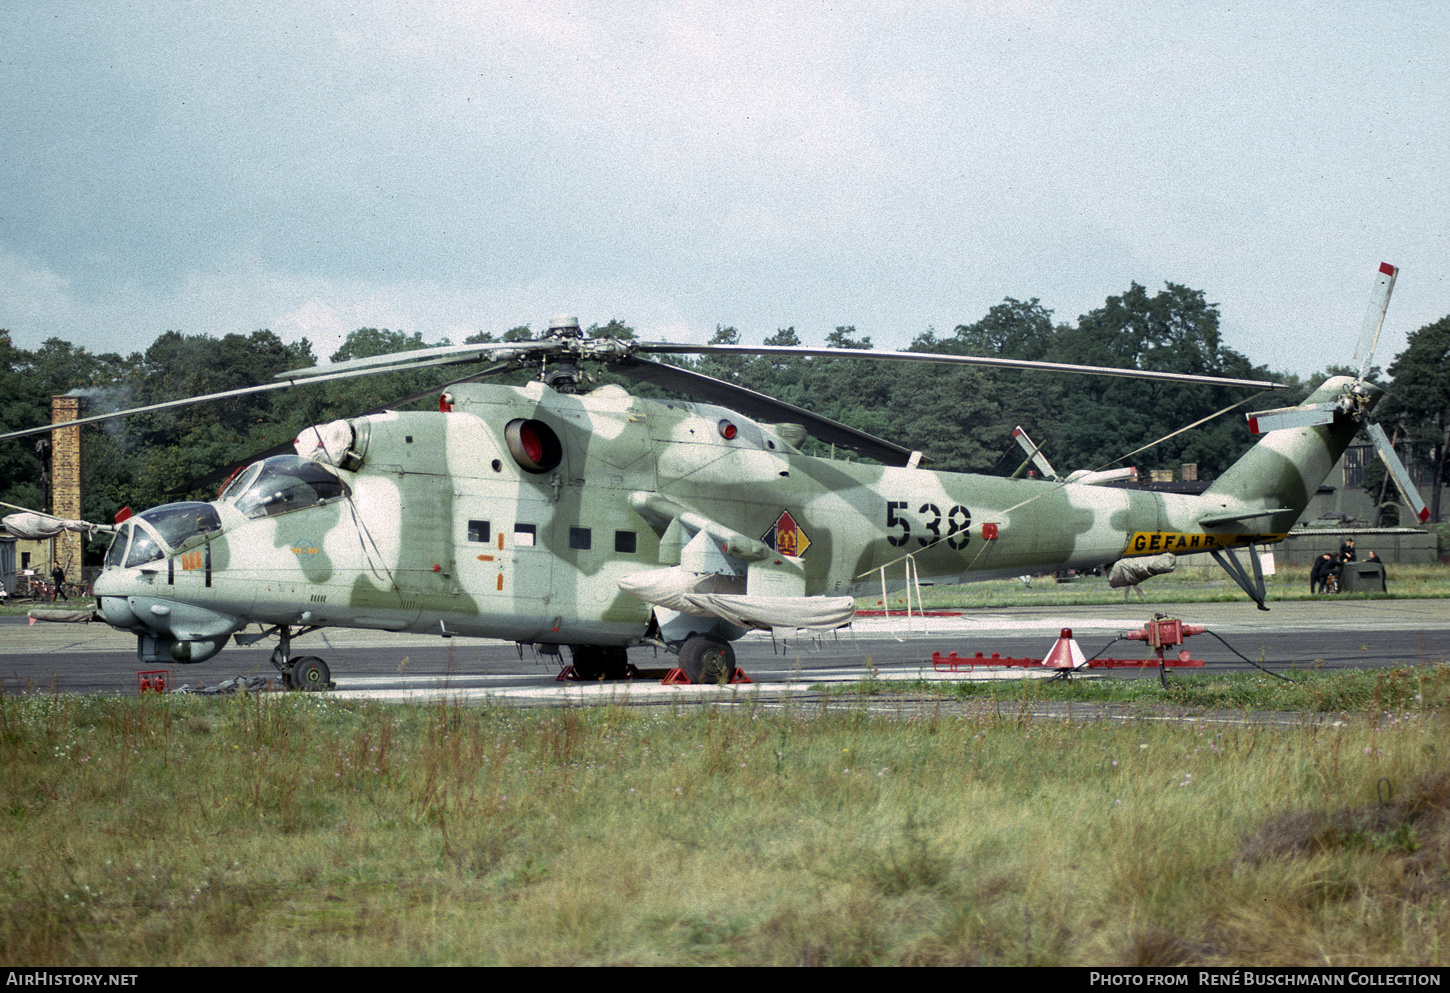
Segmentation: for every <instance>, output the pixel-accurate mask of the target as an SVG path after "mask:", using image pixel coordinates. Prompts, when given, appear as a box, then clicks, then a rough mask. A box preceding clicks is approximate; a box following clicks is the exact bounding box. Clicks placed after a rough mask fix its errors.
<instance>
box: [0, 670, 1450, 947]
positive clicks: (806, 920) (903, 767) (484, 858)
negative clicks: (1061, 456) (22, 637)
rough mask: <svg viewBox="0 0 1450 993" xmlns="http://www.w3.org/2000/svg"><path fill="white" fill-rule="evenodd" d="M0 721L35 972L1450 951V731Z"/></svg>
mask: <svg viewBox="0 0 1450 993" xmlns="http://www.w3.org/2000/svg"><path fill="white" fill-rule="evenodd" d="M745 703H746V705H745V706H741V707H738V708H736V709H734V710H720V711H716V710H710V709H704V710H688V711H683V710H682V711H678V712H677V711H670V710H664V711H645V710H639V709H632V708H601V709H594V710H584V709H565V710H554V711H519V710H511V709H504V708H481V709H465V708H459V707H457V706H453V705H446V704H435V705H429V706H416V707H392V706H384V705H378V704H354V703H345V702H340V701H335V700H329V699H328V698H327V697H326V695H324V694H319V695H311V694H308V695H288V696H281V695H278V696H268V697H254V696H253V697H249V696H239V697H235V698H232V699H203V698H186V697H157V696H147V697H142V698H139V699H117V698H82V697H72V696H56V695H39V694H37V695H31V696H26V697H23V698H15V697H12V698H9V699H5V700H3V701H0V754H3V758H4V766H5V770H6V775H5V777H4V779H3V782H0V814H3V818H4V820H3V823H4V825H5V829H4V831H3V833H0V845H3V855H4V858H3V862H0V866H3V875H0V954H3V956H4V958H5V960H6V961H8V962H10V963H12V964H15V965H23V964H42V963H43V964H69V965H86V964H95V965H101V964H105V965H120V964H128V965H211V964H255V963H277V964H299V965H300V964H306V965H334V964H336V965H342V964H346V965H375V964H411V965H426V964H454V963H460V964H510V965H535V964H632V965H646V964H704V963H739V964H767V965H783V964H811V965H826V964H835V965H857V964H949V963H981V964H1018V965H1071V964H1100V965H1108V964H1135V963H1158V964H1172V963H1187V962H1193V963H1204V964H1239V965H1254V964H1258V965H1267V964H1280V963H1302V964H1336V965H1345V964H1360V965H1372V964H1424V965H1443V964H1444V958H1445V952H1444V949H1446V948H1447V947H1450V944H1447V942H1446V938H1447V933H1446V931H1447V926H1450V925H1447V923H1446V919H1445V915H1443V913H1442V912H1441V911H1442V908H1443V905H1444V901H1445V894H1446V891H1447V890H1446V888H1447V886H1450V876H1447V865H1446V858H1447V854H1450V830H1447V827H1446V806H1447V801H1450V785H1447V783H1446V781H1445V780H1444V777H1441V778H1440V779H1437V778H1436V775H1437V774H1438V773H1439V770H1440V769H1441V768H1442V767H1443V766H1444V761H1445V755H1444V748H1445V745H1444V741H1445V739H1444V733H1443V729H1442V728H1441V726H1440V724H1439V723H1438V720H1437V718H1436V717H1435V714H1434V713H1433V711H1432V710H1430V709H1428V708H1427V707H1426V706H1425V705H1424V702H1423V701H1418V702H1417V701H1413V700H1410V701H1407V702H1406V705H1405V706H1403V707H1396V708H1394V709H1392V710H1391V711H1390V712H1388V713H1386V712H1383V711H1381V712H1378V713H1375V714H1374V715H1373V717H1374V719H1373V720H1370V719H1359V720H1353V721H1347V722H1341V723H1339V724H1337V725H1335V726H1318V727H1312V728H1304V729H1299V730H1295V729H1286V728H1267V727H1252V726H1246V727H1233V728H1225V727H1207V726H1204V725H1200V724H1189V723H1184V724H1171V723H1159V722H1154V723H1147V722H1145V723H1130V724H1120V723H1117V724H1110V723H1093V724H1075V723H1069V722H1061V721H1045V720H1031V719H1020V720H1019V719H1013V720H1008V721H1002V720H997V719H995V718H980V719H978V718H972V717H965V716H961V715H960V714H958V713H954V712H953V705H951V704H948V703H943V704H942V706H941V708H940V711H939V712H938V713H936V714H934V715H932V716H928V717H922V718H915V719H910V720H901V719H887V718H879V717H875V716H872V715H871V714H869V713H867V712H866V711H864V710H858V709H853V708H842V707H838V706H837V707H826V708H817V707H813V708H812V709H810V710H809V711H808V712H807V711H804V710H794V711H791V710H787V711H785V712H780V711H766V710H764V709H761V708H753V707H751V706H750V705H749V701H748V700H746V701H745Z"/></svg>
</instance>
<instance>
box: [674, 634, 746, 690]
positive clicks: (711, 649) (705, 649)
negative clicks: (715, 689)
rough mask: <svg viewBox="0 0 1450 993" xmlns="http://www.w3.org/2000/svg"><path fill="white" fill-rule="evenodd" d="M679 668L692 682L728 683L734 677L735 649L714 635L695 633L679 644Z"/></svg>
mask: <svg viewBox="0 0 1450 993" xmlns="http://www.w3.org/2000/svg"><path fill="white" fill-rule="evenodd" d="M680 668H681V669H683V670H685V675H687V676H689V677H690V682H692V683H728V682H730V680H732V679H734V678H735V649H733V648H731V647H730V642H728V641H726V640H725V639H723V638H717V637H715V636H714V635H695V637H693V638H689V639H687V640H686V641H685V643H684V644H683V645H681V646H680Z"/></svg>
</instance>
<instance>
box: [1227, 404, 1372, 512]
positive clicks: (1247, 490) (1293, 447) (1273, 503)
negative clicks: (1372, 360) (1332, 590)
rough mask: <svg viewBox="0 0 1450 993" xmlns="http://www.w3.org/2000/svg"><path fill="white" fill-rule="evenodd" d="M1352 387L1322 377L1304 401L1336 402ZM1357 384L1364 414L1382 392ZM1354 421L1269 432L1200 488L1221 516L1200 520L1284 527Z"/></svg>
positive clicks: (1344, 418) (1341, 417)
mask: <svg viewBox="0 0 1450 993" xmlns="http://www.w3.org/2000/svg"><path fill="white" fill-rule="evenodd" d="M1355 385H1356V381H1355V380H1354V379H1352V378H1351V377H1348V376H1336V377H1334V378H1333V379H1329V380H1326V381H1325V383H1324V385H1322V386H1320V387H1319V389H1317V390H1315V391H1314V393H1313V394H1312V395H1311V396H1310V397H1309V398H1308V399H1307V400H1305V401H1304V404H1305V405H1306V406H1307V405H1309V404H1315V403H1332V402H1335V401H1338V400H1339V399H1340V398H1341V397H1344V396H1346V394H1348V393H1349V391H1351V390H1353V389H1354V388H1355ZM1359 388H1360V389H1362V390H1364V391H1365V392H1366V393H1367V394H1368V398H1367V399H1365V400H1364V401H1363V405H1362V408H1361V409H1362V411H1363V412H1364V413H1368V412H1369V411H1370V410H1371V409H1372V408H1373V407H1374V405H1375V403H1377V402H1378V401H1379V398H1380V397H1381V396H1383V395H1384V394H1383V391H1382V390H1380V389H1379V388H1378V387H1376V386H1373V385H1371V384H1369V383H1363V384H1360V387H1359ZM1360 424H1361V421H1360V419H1359V418H1357V417H1353V416H1350V414H1348V413H1337V414H1336V415H1335V416H1334V419H1333V421H1332V422H1331V423H1328V424H1321V425H1316V426H1313V427H1294V428H1283V429H1281V430H1277V431H1270V432H1269V433H1268V434H1266V435H1264V437H1263V438H1262V439H1261V440H1260V441H1259V443H1258V444H1257V445H1255V446H1254V447H1253V448H1250V449H1249V450H1248V451H1247V452H1245V453H1244V455H1243V457H1242V458H1240V459H1239V460H1238V461H1237V462H1235V463H1234V464H1233V465H1231V466H1230V467H1229V469H1228V471H1227V472H1225V473H1224V474H1223V475H1222V476H1220V477H1219V478H1218V479H1216V480H1215V481H1214V483H1213V485H1212V486H1210V487H1209V488H1208V489H1207V490H1205V491H1204V493H1203V496H1204V498H1205V499H1209V498H1217V499H1216V500H1215V501H1214V502H1215V503H1216V504H1217V505H1218V506H1219V507H1221V508H1222V514H1221V515H1218V516H1209V517H1206V518H1204V520H1203V521H1202V523H1204V524H1210V525H1211V524H1214V523H1220V524H1223V523H1228V522H1229V521H1231V520H1236V519H1237V520H1245V521H1247V520H1248V519H1249V518H1250V517H1256V518H1259V519H1260V520H1262V521H1263V523H1257V522H1256V523H1255V525H1254V529H1255V530H1262V531H1270V532H1283V531H1288V530H1289V529H1290V528H1291V527H1293V525H1294V522H1295V521H1296V520H1298V519H1299V515H1300V514H1302V513H1304V508H1305V507H1307V506H1309V500H1310V498H1311V497H1313V496H1314V494H1315V493H1316V492H1318V490H1319V487H1320V484H1322V483H1323V482H1324V480H1325V479H1326V478H1328V476H1329V472H1330V470H1332V469H1333V468H1334V464H1335V463H1336V462H1338V461H1339V459H1340V457H1341V456H1342V455H1344V450H1345V449H1346V448H1348V447H1349V444H1350V442H1352V441H1353V440H1354V436H1355V434H1356V433H1357V432H1358V431H1359V429H1360ZM1264 511H1270V512H1271V513H1267V514H1266V513H1264ZM1254 512H1257V513H1254Z"/></svg>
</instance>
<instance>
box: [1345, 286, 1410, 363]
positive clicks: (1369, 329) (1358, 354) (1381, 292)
mask: <svg viewBox="0 0 1450 993" xmlns="http://www.w3.org/2000/svg"><path fill="white" fill-rule="evenodd" d="M1399 274H1400V270H1399V269H1398V268H1397V267H1395V266H1392V265H1390V264H1389V263H1388V262H1381V263H1380V271H1379V275H1378V276H1376V277H1375V281H1374V289H1373V290H1371V291H1370V295H1369V310H1368V311H1366V312H1365V315H1364V330H1363V331H1361V332H1360V333H1359V344H1357V345H1355V347H1354V361H1355V362H1358V363H1359V381H1360V382H1361V383H1362V382H1364V377H1366V376H1368V375H1369V367H1370V363H1371V362H1373V361H1374V350H1375V346H1376V345H1378V344H1379V340H1380V329H1381V328H1383V327H1384V326H1385V311H1386V310H1389V307H1390V294H1391V293H1393V292H1394V289H1395V277H1396V276H1398V275H1399Z"/></svg>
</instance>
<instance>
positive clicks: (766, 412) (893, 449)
mask: <svg viewBox="0 0 1450 993" xmlns="http://www.w3.org/2000/svg"><path fill="white" fill-rule="evenodd" d="M608 369H609V371H610V372H616V373H619V374H620V375H621V376H628V377H629V378H630V379H634V380H637V381H639V382H642V383H654V384H655V385H656V386H660V387H663V388H664V389H667V390H676V391H678V392H680V393H685V394H688V395H689V396H692V397H694V398H696V399H699V400H703V401H705V402H706V403H716V404H719V405H720V406H722V407H729V408H730V409H731V410H738V411H739V412H740V413H742V414H744V415H745V416H746V417H752V418H754V419H756V420H759V421H765V422H766V423H778V422H782V421H784V422H789V423H794V424H800V425H802V426H803V427H805V429H806V431H807V433H809V434H810V436H811V437H812V438H815V439H816V440H817V441H824V442H827V443H829V444H832V445H839V446H840V447H842V448H847V449H850V450H851V451H853V452H857V453H859V454H861V455H864V456H866V457H867V458H872V459H875V460H876V461H878V462H881V463H883V464H885V465H896V466H904V465H906V464H907V463H908V462H909V461H910V460H911V456H912V454H913V453H912V451H911V450H910V449H908V448H903V447H902V446H900V445H898V444H896V443H894V442H890V441H887V440H885V439H884V438H877V437H876V436H875V435H870V434H867V433H866V432H864V431H858V430H857V429H856V428H853V427H851V426H850V425H847V424H842V423H841V422H840V421H836V420H832V419H831V418H829V417H822V416H821V415H820V414H813V413H811V412H810V411H809V410H804V409H802V408H800V407H797V406H795V405H794V404H790V403H786V402H785V401H784V400H777V399H775V398H774V397H769V396H766V395H765V394H764V393H757V392H755V391H754V390H748V389H746V388H745V387H743V386H736V385H735V384H733V383H727V382H725V381H724V380H721V379H716V378H714V377H713V376H705V375H701V374H700V373H698V372H691V371H690V370H688V369H681V368H678V367H677V366H672V365H661V364H660V363H658V362H651V361H649V360H648V359H639V358H635V359H627V360H624V361H620V362H611V363H610V364H609V366H608ZM921 461H922V462H925V461H927V460H925V459H922V460H921Z"/></svg>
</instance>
